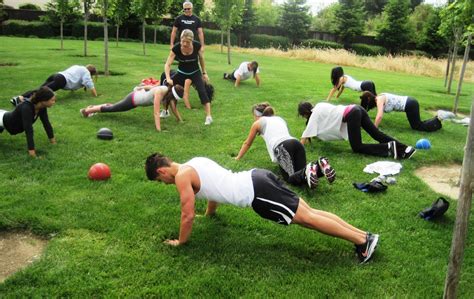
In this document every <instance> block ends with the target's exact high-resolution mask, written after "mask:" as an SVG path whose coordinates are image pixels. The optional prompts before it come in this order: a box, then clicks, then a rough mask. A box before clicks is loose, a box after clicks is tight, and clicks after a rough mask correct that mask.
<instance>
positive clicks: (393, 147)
mask: <svg viewBox="0 0 474 299" xmlns="http://www.w3.org/2000/svg"><path fill="white" fill-rule="evenodd" d="M388 156H389V157H393V158H394V159H395V160H397V159H398V152H397V143H396V142H395V141H390V142H389V143H388Z"/></svg>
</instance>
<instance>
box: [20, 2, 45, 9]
mask: <svg viewBox="0 0 474 299" xmlns="http://www.w3.org/2000/svg"><path fill="white" fill-rule="evenodd" d="M18 9H29V10H41V7H39V6H38V5H36V4H32V3H23V4H20V5H18Z"/></svg>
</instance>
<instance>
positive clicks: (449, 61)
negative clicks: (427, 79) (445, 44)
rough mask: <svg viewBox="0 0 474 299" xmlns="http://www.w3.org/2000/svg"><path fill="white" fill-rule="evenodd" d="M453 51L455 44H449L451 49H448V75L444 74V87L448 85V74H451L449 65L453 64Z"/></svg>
mask: <svg viewBox="0 0 474 299" xmlns="http://www.w3.org/2000/svg"><path fill="white" fill-rule="evenodd" d="M452 51H453V44H452V43H450V44H449V50H448V62H447V63H446V75H445V76H444V87H446V86H447V85H448V76H449V65H450V64H451V55H453V53H452Z"/></svg>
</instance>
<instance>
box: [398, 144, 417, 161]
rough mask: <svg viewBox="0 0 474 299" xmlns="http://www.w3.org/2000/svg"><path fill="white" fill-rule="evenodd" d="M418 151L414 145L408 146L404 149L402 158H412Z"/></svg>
mask: <svg viewBox="0 0 474 299" xmlns="http://www.w3.org/2000/svg"><path fill="white" fill-rule="evenodd" d="M415 153H416V149H415V148H414V147H412V146H407V147H406V148H405V150H404V151H403V153H402V155H401V158H402V159H410V158H411V157H412V156H413V155H414V154H415Z"/></svg>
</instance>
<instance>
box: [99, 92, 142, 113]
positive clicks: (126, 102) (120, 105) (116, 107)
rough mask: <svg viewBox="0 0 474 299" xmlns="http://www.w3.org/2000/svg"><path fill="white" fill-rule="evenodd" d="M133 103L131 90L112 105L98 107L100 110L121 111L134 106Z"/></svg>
mask: <svg viewBox="0 0 474 299" xmlns="http://www.w3.org/2000/svg"><path fill="white" fill-rule="evenodd" d="M135 107H137V106H135V105H134V104H133V92H131V93H129V94H128V95H127V96H126V97H125V98H123V100H121V101H120V102H117V103H115V104H113V105H105V106H102V107H100V112H123V111H128V110H131V109H133V108H135Z"/></svg>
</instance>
